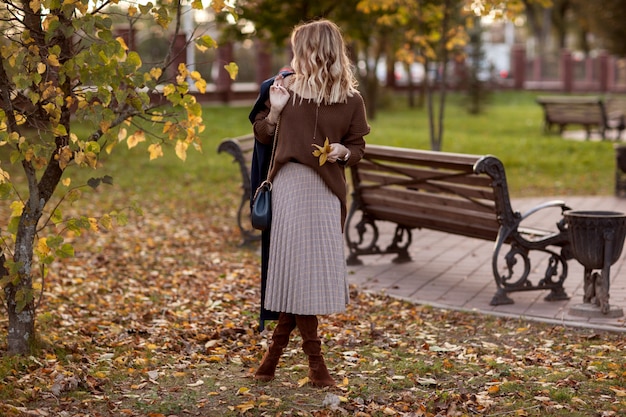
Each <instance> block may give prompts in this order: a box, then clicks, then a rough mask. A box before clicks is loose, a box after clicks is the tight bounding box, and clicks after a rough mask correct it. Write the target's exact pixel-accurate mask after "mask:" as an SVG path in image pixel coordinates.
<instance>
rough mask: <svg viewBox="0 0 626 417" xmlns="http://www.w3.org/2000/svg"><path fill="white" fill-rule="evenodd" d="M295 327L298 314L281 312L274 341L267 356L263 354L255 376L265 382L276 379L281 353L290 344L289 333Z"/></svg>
mask: <svg viewBox="0 0 626 417" xmlns="http://www.w3.org/2000/svg"><path fill="white" fill-rule="evenodd" d="M295 328H296V316H294V315H293V314H289V313H280V316H279V317H278V324H277V325H276V328H274V333H272V341H271V342H270V346H269V348H268V350H267V352H265V356H263V360H262V361H261V365H259V369H257V371H256V373H255V374H254V378H256V379H258V380H260V381H265V382H267V381H271V380H272V379H274V374H275V372H276V366H277V365H278V360H279V359H280V355H282V353H283V349H285V347H287V345H288V344H289V335H290V334H291V331H292V330H293V329H295Z"/></svg>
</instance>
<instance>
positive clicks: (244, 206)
mask: <svg viewBox="0 0 626 417" xmlns="http://www.w3.org/2000/svg"><path fill="white" fill-rule="evenodd" d="M217 151H218V153H219V152H227V153H229V154H231V155H232V156H233V158H234V160H233V161H234V162H236V163H237V164H238V165H239V172H240V174H241V182H242V187H241V188H242V193H241V202H240V204H239V209H238V210H237V225H238V227H239V230H240V232H241V236H242V237H243V243H244V244H249V243H252V242H255V241H258V240H260V239H261V232H259V231H258V230H256V229H254V228H252V224H251V223H250V192H251V190H250V188H251V182H250V169H251V166H252V154H253V151H254V135H252V134H249V135H243V136H239V137H235V138H230V139H226V140H224V141H222V142H221V143H220V144H219V146H218V148H217Z"/></svg>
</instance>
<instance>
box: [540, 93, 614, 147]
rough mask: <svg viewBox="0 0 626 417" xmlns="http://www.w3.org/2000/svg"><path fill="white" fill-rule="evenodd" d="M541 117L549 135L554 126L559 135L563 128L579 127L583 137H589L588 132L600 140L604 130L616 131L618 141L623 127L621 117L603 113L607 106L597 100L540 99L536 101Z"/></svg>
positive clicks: (580, 97)
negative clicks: (596, 135) (539, 106)
mask: <svg viewBox="0 0 626 417" xmlns="http://www.w3.org/2000/svg"><path fill="white" fill-rule="evenodd" d="M536 101H537V103H538V104H539V105H541V107H542V108H543V113H544V129H545V131H546V132H548V133H549V132H550V131H551V130H552V127H553V126H558V128H559V134H563V131H564V130H565V127H566V126H567V125H572V124H573V125H581V126H583V128H584V129H585V131H586V134H587V135H586V137H587V139H589V138H590V137H591V131H592V129H594V128H595V129H596V130H597V131H598V132H599V133H600V135H601V136H602V139H605V138H606V133H607V130H611V129H615V130H617V138H618V139H619V138H621V135H622V131H623V130H624V128H625V127H626V126H625V124H624V113H623V112H620V111H618V112H616V111H614V110H613V106H611V107H612V108H611V109H607V104H605V102H604V100H603V99H602V98H601V97H597V96H540V97H537V99H536Z"/></svg>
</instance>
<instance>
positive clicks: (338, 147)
mask: <svg viewBox="0 0 626 417" xmlns="http://www.w3.org/2000/svg"><path fill="white" fill-rule="evenodd" d="M349 157H350V150H348V148H346V147H345V146H343V145H342V144H341V143H331V144H330V152H328V155H327V160H328V162H337V161H347V160H348V158H349Z"/></svg>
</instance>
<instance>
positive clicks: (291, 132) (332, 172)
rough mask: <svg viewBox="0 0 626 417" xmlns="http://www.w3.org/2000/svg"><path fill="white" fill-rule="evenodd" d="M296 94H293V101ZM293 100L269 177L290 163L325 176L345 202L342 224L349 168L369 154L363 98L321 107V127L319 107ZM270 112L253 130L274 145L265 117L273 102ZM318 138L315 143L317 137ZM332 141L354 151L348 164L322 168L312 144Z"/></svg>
mask: <svg viewBox="0 0 626 417" xmlns="http://www.w3.org/2000/svg"><path fill="white" fill-rule="evenodd" d="M293 94H294V93H293V92H291V95H292V98H293ZM292 98H290V99H289V102H288V103H287V105H286V106H285V108H284V109H283V112H282V113H281V115H280V122H279V127H278V139H277V141H278V147H277V148H276V155H275V157H274V168H273V169H272V171H271V172H270V173H269V178H270V179H271V178H274V176H275V175H276V173H277V172H278V170H280V168H281V167H282V166H283V165H285V164H286V163H287V162H290V161H297V162H299V163H301V164H305V165H307V166H310V167H311V168H313V169H314V170H315V171H316V172H317V173H318V174H319V175H320V177H322V179H323V180H324V182H325V183H326V185H328V188H330V190H331V191H332V192H333V193H334V194H335V195H336V196H337V197H339V200H340V201H341V220H342V221H341V224H342V226H343V223H344V222H345V219H346V212H347V209H346V198H347V185H346V174H345V167H346V166H350V165H355V164H356V163H358V162H359V161H360V160H361V158H362V157H363V154H364V152H365V140H364V139H363V136H365V135H367V134H368V133H369V131H370V127H369V125H368V124H367V119H366V116H365V105H364V103H363V98H362V97H361V96H360V95H358V94H355V95H354V96H353V97H348V100H347V102H345V103H336V104H331V105H323V104H322V105H319V110H318V114H317V127H316V125H315V119H316V108H317V107H318V105H317V104H316V103H314V102H312V101H311V102H310V101H308V100H303V101H302V102H300V98H299V97H298V96H296V101H295V103H294V102H293V99H292ZM266 107H267V108H266V110H264V111H261V112H259V113H258V114H257V116H256V119H255V122H254V125H253V129H254V135H255V137H256V138H257V140H259V141H260V142H262V143H264V144H270V143H272V141H273V139H274V138H273V135H271V134H269V133H268V130H269V126H268V124H267V122H266V119H265V117H266V116H267V115H268V114H269V107H270V103H269V100H268V102H267V103H266ZM314 135H315V140H313V136H314ZM326 138H328V141H329V143H336V142H340V143H341V144H342V145H344V146H345V147H347V148H348V149H349V150H350V159H348V161H347V162H337V163H330V162H326V163H325V164H324V165H322V166H319V160H318V158H317V157H315V156H313V153H312V152H313V150H314V149H315V148H314V147H313V146H312V144H313V143H315V144H317V145H320V146H322V145H323V144H324V141H325V140H326Z"/></svg>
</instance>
